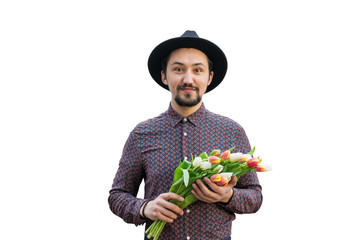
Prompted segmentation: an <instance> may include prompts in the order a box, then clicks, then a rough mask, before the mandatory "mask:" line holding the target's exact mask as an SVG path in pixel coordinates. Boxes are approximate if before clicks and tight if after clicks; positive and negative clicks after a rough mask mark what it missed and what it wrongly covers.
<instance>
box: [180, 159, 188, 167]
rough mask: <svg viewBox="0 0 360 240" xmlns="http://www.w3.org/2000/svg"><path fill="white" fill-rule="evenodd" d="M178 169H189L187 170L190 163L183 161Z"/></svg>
mask: <svg viewBox="0 0 360 240" xmlns="http://www.w3.org/2000/svg"><path fill="white" fill-rule="evenodd" d="M180 167H181V168H182V169H189V168H190V167H191V162H189V161H186V160H184V161H183V162H182V163H181V164H180Z"/></svg>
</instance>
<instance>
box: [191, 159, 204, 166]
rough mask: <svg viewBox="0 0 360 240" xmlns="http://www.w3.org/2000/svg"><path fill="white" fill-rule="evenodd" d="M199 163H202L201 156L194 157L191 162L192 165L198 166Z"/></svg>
mask: <svg viewBox="0 0 360 240" xmlns="http://www.w3.org/2000/svg"><path fill="white" fill-rule="evenodd" d="M201 163H202V158H201V157H196V158H195V159H194V161H193V163H192V164H193V166H194V167H199V166H200V165H201Z"/></svg>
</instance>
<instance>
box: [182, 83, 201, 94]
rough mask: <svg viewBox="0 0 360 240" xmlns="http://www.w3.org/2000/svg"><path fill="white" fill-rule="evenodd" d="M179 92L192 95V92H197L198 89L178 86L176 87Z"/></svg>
mask: <svg viewBox="0 0 360 240" xmlns="http://www.w3.org/2000/svg"><path fill="white" fill-rule="evenodd" d="M178 90H179V91H182V92H185V93H192V92H197V91H198V90H199V88H198V87H193V86H184V85H183V86H179V87H178Z"/></svg>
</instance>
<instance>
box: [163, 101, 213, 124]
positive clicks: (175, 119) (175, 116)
mask: <svg viewBox="0 0 360 240" xmlns="http://www.w3.org/2000/svg"><path fill="white" fill-rule="evenodd" d="M207 112H208V111H207V110H206V108H205V105H204V103H202V104H201V106H200V108H199V109H198V110H196V112H194V113H192V114H191V115H189V116H187V117H186V120H187V121H189V122H190V123H192V124H194V125H195V126H197V125H198V124H199V122H201V120H202V119H203V118H204V117H205V116H206V115H207ZM167 115H168V120H169V122H170V124H171V126H172V127H175V126H176V125H177V124H178V123H179V122H181V121H182V120H183V119H184V117H182V116H181V115H180V114H179V113H177V112H176V111H175V110H174V109H173V108H172V107H171V104H170V105H169V109H168V110H167Z"/></svg>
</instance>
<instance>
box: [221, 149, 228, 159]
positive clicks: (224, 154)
mask: <svg viewBox="0 0 360 240" xmlns="http://www.w3.org/2000/svg"><path fill="white" fill-rule="evenodd" d="M229 157H230V151H229V150H226V151H225V152H223V153H222V154H221V156H220V158H222V159H224V160H227V159H228V158H229Z"/></svg>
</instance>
